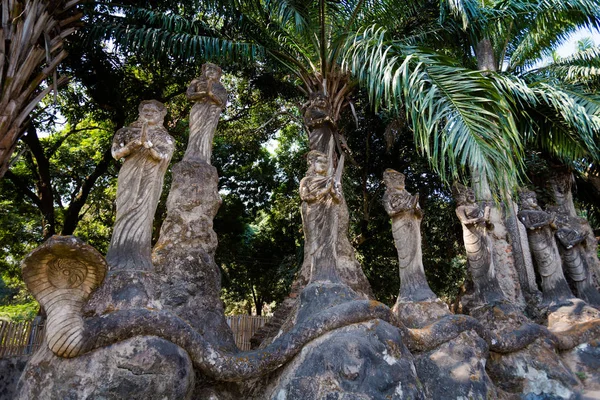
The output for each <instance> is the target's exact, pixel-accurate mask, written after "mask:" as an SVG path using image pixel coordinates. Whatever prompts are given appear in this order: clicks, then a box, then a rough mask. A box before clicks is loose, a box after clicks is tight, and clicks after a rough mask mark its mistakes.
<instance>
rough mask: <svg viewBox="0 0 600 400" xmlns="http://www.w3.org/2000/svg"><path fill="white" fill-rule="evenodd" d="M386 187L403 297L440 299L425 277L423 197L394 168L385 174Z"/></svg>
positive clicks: (417, 299)
mask: <svg viewBox="0 0 600 400" xmlns="http://www.w3.org/2000/svg"><path fill="white" fill-rule="evenodd" d="M383 182H384V183H385V186H386V188H387V189H386V191H385V194H384V195H383V206H384V208H385V211H387V213H388V215H389V216H390V217H391V218H392V233H393V235H394V243H395V244H396V250H398V262H399V264H400V295H399V298H400V299H402V300H408V301H424V300H429V299H436V298H437V297H436V295H435V294H434V293H433V292H432V291H431V289H430V288H429V285H428V284H427V279H426V278H425V271H424V269H423V256H422V253H421V220H422V219H423V212H422V211H421V208H420V207H419V195H418V194H417V195H415V196H412V195H411V194H410V193H409V192H408V191H407V190H406V189H405V187H404V175H403V174H401V173H400V172H397V171H394V170H393V169H386V170H385V172H384V173H383Z"/></svg>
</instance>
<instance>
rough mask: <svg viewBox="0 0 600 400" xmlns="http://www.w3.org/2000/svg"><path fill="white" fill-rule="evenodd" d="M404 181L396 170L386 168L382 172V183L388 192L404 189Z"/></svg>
mask: <svg viewBox="0 0 600 400" xmlns="http://www.w3.org/2000/svg"><path fill="white" fill-rule="evenodd" d="M404 179H405V177H404V174H402V173H400V172H398V171H396V170H393V169H390V168H388V169H386V170H385V171H383V183H384V184H385V186H386V187H387V188H388V190H392V189H396V190H403V189H404V187H405V185H404Z"/></svg>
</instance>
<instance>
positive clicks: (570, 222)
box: [548, 206, 600, 306]
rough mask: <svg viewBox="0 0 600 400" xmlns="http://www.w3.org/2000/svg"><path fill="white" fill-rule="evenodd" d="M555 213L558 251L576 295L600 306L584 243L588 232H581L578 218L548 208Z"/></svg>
mask: <svg viewBox="0 0 600 400" xmlns="http://www.w3.org/2000/svg"><path fill="white" fill-rule="evenodd" d="M548 211H550V212H552V213H555V215H556V218H555V224H556V227H557V231H556V232H555V236H556V241H557V243H558V250H559V252H560V255H561V257H562V261H563V265H564V267H565V268H564V269H565V270H566V272H567V275H568V277H569V278H570V280H571V282H572V283H573V286H572V288H573V287H574V289H575V295H576V296H577V297H579V298H580V299H583V300H585V301H586V302H587V303H589V304H593V305H596V306H598V305H600V293H598V290H597V289H596V288H595V286H594V284H593V280H592V274H591V272H590V270H589V268H588V266H587V263H586V258H585V253H584V250H583V248H582V243H583V242H584V241H585V240H586V237H587V232H581V231H580V228H581V225H580V224H579V221H578V220H577V219H576V218H573V217H571V216H570V215H568V214H567V213H565V212H564V209H563V208H561V207H558V206H553V207H548Z"/></svg>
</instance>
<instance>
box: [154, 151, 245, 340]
mask: <svg viewBox="0 0 600 400" xmlns="http://www.w3.org/2000/svg"><path fill="white" fill-rule="evenodd" d="M218 180H219V178H218V175H217V169H216V168H215V167H213V166H211V165H209V164H208V163H206V162H203V161H181V162H179V163H177V164H176V165H175V166H174V167H173V182H172V184H171V190H170V192H169V197H168V199H167V217H166V219H165V221H164V222H163V225H162V228H161V232H160V238H159V240H158V242H157V244H156V245H155V246H154V251H153V257H152V260H153V262H154V265H155V266H156V273H157V275H158V277H159V279H160V291H161V293H160V297H159V301H160V303H161V304H162V306H163V308H164V309H167V310H171V311H173V312H174V313H175V314H177V315H178V316H179V317H181V318H183V319H184V320H186V321H187V322H188V323H189V324H190V325H191V326H192V327H193V328H194V329H196V330H197V331H198V332H200V333H202V334H203V335H205V336H206V339H207V340H209V341H210V342H211V343H213V344H215V345H216V346H218V347H221V348H223V349H229V350H234V349H236V347H235V342H234V340H233V334H232V333H231V329H230V328H229V326H228V325H227V322H226V321H225V317H224V313H223V303H222V301H221V299H220V291H221V273H220V271H219V268H218V267H217V265H216V263H215V259H214V255H215V250H216V248H217V243H218V242H217V235H216V234H215V232H214V230H213V218H214V216H215V215H216V214H217V211H218V209H219V206H220V205H221V197H220V196H219V192H218Z"/></svg>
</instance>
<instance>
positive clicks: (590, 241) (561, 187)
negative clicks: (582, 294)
mask: <svg viewBox="0 0 600 400" xmlns="http://www.w3.org/2000/svg"><path fill="white" fill-rule="evenodd" d="M549 183H550V189H551V194H552V198H553V200H554V203H555V205H556V211H557V214H560V215H566V216H568V217H569V220H570V223H569V224H570V225H571V226H572V227H577V229H576V230H577V231H578V232H580V233H582V234H585V235H586V236H585V239H584V240H583V241H582V242H581V243H580V252H581V256H582V257H583V259H584V262H585V263H586V266H587V268H588V270H589V272H590V273H591V274H592V284H593V285H594V286H596V287H598V278H599V277H600V260H599V259H598V241H597V240H596V235H595V234H594V230H593V229H592V227H591V226H590V224H589V223H588V221H587V220H586V219H585V218H581V217H579V216H578V215H577V211H576V210H575V204H574V203H573V193H572V185H573V174H572V173H571V171H569V170H565V169H564V168H556V169H554V173H553V174H552V176H551V178H550V179H549ZM594 275H595V277H594Z"/></svg>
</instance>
